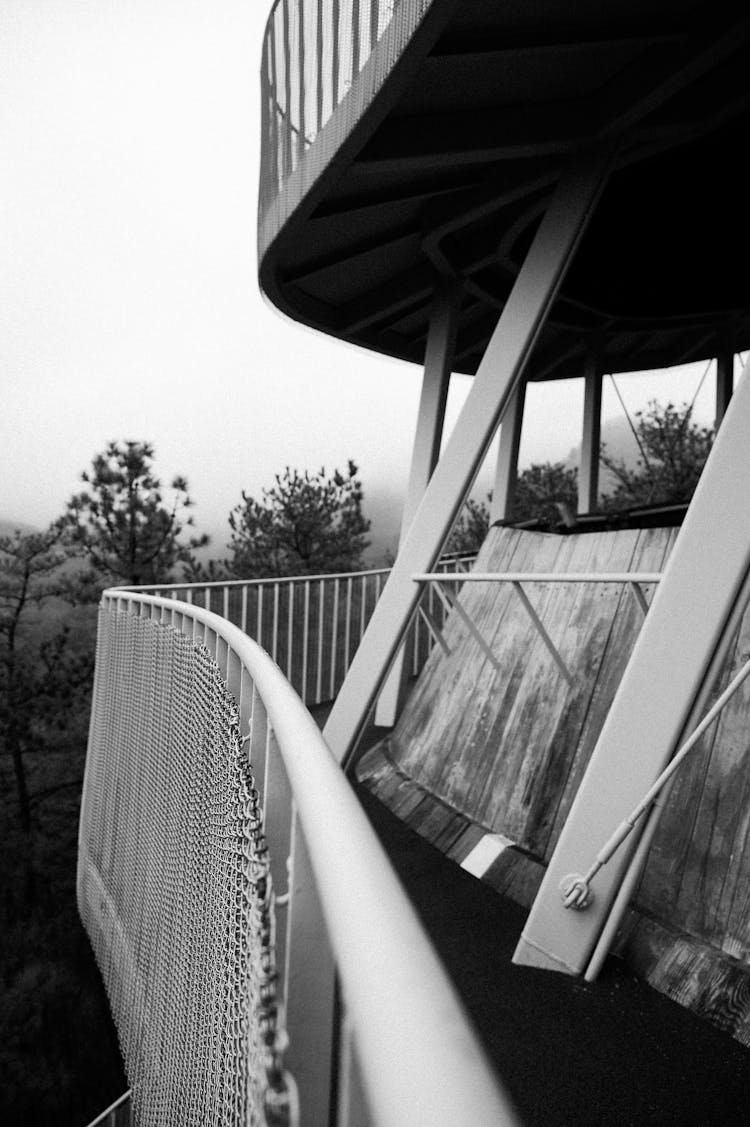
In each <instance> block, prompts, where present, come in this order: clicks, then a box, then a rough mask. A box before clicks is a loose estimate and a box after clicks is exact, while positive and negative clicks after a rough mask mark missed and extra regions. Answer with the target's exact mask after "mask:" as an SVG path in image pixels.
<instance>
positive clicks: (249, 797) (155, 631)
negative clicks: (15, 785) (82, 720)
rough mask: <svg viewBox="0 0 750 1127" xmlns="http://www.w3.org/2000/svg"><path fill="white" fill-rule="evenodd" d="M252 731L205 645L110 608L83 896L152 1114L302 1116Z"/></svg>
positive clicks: (140, 1117) (183, 1119)
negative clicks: (290, 1061) (289, 1070)
mask: <svg viewBox="0 0 750 1127" xmlns="http://www.w3.org/2000/svg"><path fill="white" fill-rule="evenodd" d="M246 746H247V745H246V744H243V741H242V740H241V739H240V732H239V724H238V714H237V706H236V703H235V701H234V699H233V697H232V696H231V695H230V693H229V692H228V690H227V688H226V686H225V684H224V682H223V680H222V677H221V674H220V672H219V669H218V667H217V665H216V663H215V661H214V660H213V659H212V657H211V656H210V654H209V653H208V651H207V650H206V649H205V648H204V647H203V646H202V645H200V644H197V643H194V642H193V641H192V640H191V639H189V638H187V637H186V636H185V635H184V634H181V633H180V632H178V631H177V630H175V629H173V628H172V627H171V626H167V625H162V624H160V623H158V622H156V621H153V620H151V619H149V618H145V617H138V616H137V615H133V614H129V613H123V612H120V611H115V610H106V609H102V611H101V612H100V624H99V641H98V649H97V676H96V684H95V690H94V701H93V708H92V722H91V734H90V744H89V756H88V761H87V768H86V780H85V784H84V797H83V805H82V812H81V830H80V848H79V870H78V901H79V910H80V913H81V917H82V919H83V921H84V925H85V927H86V929H87V931H88V934H89V937H90V940H91V942H92V945H93V948H94V952H95V955H96V958H97V961H98V964H99V967H100V970H101V972H102V976H103V978H104V981H105V986H106V989H107V993H108V997H109V1001H110V1006H111V1009H112V1013H113V1017H114V1020H115V1024H116V1026H117V1029H118V1034H119V1038H120V1044H121V1050H122V1054H123V1060H124V1064H125V1069H126V1072H127V1075H128V1080H129V1083H130V1084H131V1086H132V1089H133V1096H132V1110H133V1122H134V1124H136V1125H137V1127H172V1125H174V1127H178V1125H179V1127H190V1125H195V1127H198V1125H199V1124H200V1125H201V1127H214V1125H215V1127H219V1125H221V1127H225V1125H226V1127H235V1125H236V1127H240V1125H243V1127H245V1125H253V1124H261V1125H262V1124H266V1123H277V1122H284V1119H285V1109H286V1107H287V1100H288V1085H290V1084H291V1082H290V1081H289V1078H288V1077H287V1076H286V1075H285V1073H284V1072H283V1067H282V1060H281V1053H280V1046H281V1045H282V1043H283V1040H284V1033H283V1031H282V1030H281V1029H280V1027H279V1022H278V1003H277V993H276V967H275V955H274V942H273V940H274V936H273V914H272V895H273V894H272V889H271V881H270V871H269V862H268V854H267V851H266V844H265V839H264V834H263V829H262V825H261V815H260V808H259V801H258V794H257V791H256V790H255V787H254V782H253V776H252V770H251V766H250V763H249V760H248V755H247V753H246V750H245V747H246Z"/></svg>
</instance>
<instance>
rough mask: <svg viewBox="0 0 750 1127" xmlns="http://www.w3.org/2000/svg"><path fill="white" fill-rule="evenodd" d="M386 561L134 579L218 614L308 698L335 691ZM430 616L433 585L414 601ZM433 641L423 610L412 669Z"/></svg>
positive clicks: (466, 561) (452, 566)
mask: <svg viewBox="0 0 750 1127" xmlns="http://www.w3.org/2000/svg"><path fill="white" fill-rule="evenodd" d="M475 558H476V557H475V556H474V555H457V556H448V557H445V558H444V559H443V560H441V562H440V564H439V565H438V571H439V572H442V571H443V570H446V571H447V570H452V571H460V572H461V573H462V574H463V572H464V571H468V569H469V568H470V567H471V566H472V564H473V562H474V560H475ZM389 574H390V570H389V569H388V568H374V569H370V570H368V571H357V572H340V573H338V574H330V575H301V576H288V577H285V578H283V579H251V580H244V579H239V580H231V581H227V582H214V583H202V584H201V583H175V584H169V585H161V586H149V587H133V588H128V590H134V591H142V592H143V593H144V594H152V595H157V596H164V597H165V598H172V599H184V600H185V602H187V603H189V604H190V605H192V606H201V607H203V608H204V609H205V610H210V611H214V612H215V613H217V614H220V615H221V616H222V618H225V619H226V620H227V621H228V622H232V623H234V625H235V626H239V628H240V629H241V630H242V631H243V632H244V633H246V634H248V635H249V636H250V637H251V638H253V639H254V640H255V641H256V642H257V643H258V645H260V646H262V647H263V649H264V650H266V652H267V653H268V654H270V656H271V658H272V659H273V660H274V661H275V662H276V664H277V665H279V666H280V668H281V669H283V671H284V673H285V675H286V678H287V680H288V681H289V682H290V683H291V685H292V686H293V688H294V690H295V692H297V693H298V694H299V696H300V697H301V698H302V700H303V701H304V702H305V704H307V705H311V706H312V705H318V704H325V703H328V702H330V701H332V700H334V699H335V697H336V694H337V693H338V691H339V689H340V688H341V685H342V683H343V681H344V678H345V677H346V674H347V672H348V670H349V666H350V665H351V661H352V658H353V656H354V654H355V652H356V650H357V647H358V646H359V643H360V642H361V640H362V636H363V635H364V632H365V630H366V628H367V624H368V622H369V621H370V618H371V617H372V612H373V611H374V609H375V604H376V603H377V601H378V599H379V598H380V594H381V592H382V590H383V587H384V585H385V581H386V579H387V578H388V576H389ZM420 605H421V606H422V607H423V609H424V611H425V612H426V614H427V616H428V617H429V619H430V621H431V622H438V623H441V624H442V621H443V617H444V609H443V605H442V603H441V600H440V599H439V597H437V596H436V594H435V592H434V591H433V590H432V589H429V590H427V591H426V592H425V595H424V598H423V599H422V602H421V604H420ZM434 644H435V642H434V638H433V635H432V633H431V629H430V628H429V627H428V625H427V623H426V621H425V619H424V618H420V619H419V620H415V622H414V623H413V625H412V628H411V630H410V632H409V635H408V639H407V650H406V652H407V654H408V661H409V669H410V672H411V674H412V676H416V675H417V674H418V673H419V671H420V669H421V668H422V666H423V665H424V663H425V661H426V660H427V656H428V654H429V652H430V650H431V649H432V647H433V645H434Z"/></svg>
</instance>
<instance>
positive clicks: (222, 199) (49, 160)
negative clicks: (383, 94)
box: [0, 0, 712, 544]
mask: <svg viewBox="0 0 750 1127" xmlns="http://www.w3.org/2000/svg"><path fill="white" fill-rule="evenodd" d="M269 10H270V2H269V0H213V2H211V0H3V3H2V5H1V6H0V151H1V152H2V153H3V163H4V175H3V178H2V181H1V182H0V365H1V366H0V371H1V372H2V376H1V377H0V380H1V387H2V409H1V411H0V444H1V449H2V455H3V457H2V476H1V477H0V518H6V519H15V520H20V521H24V522H26V523H29V524H34V525H39V526H42V525H44V524H46V523H47V522H48V521H49V520H51V519H54V518H55V517H56V516H58V515H59V513H60V512H61V511H62V508H63V506H64V504H65V501H66V499H67V498H68V497H69V496H70V494H71V493H72V492H73V491H74V490H75V489H76V488H77V479H78V476H79V474H80V472H81V470H83V469H84V468H85V467H86V466H87V465H88V464H89V463H90V461H91V458H92V456H93V455H94V454H95V453H96V452H97V451H100V450H102V449H103V447H104V446H105V444H106V442H107V441H109V440H110V439H137V440H148V441H150V442H152V443H153V444H154V445H155V447H156V467H157V471H158V472H159V474H160V475H161V477H162V478H163V479H164V480H168V479H169V478H171V477H172V476H173V475H174V474H176V473H182V474H185V475H186V476H187V477H188V479H189V483H190V488H191V493H192V495H193V497H194V499H195V501H196V523H197V525H198V527H199V528H200V530H201V531H207V532H209V533H210V534H211V535H212V537H213V538H214V539H215V540H216V541H217V543H219V544H220V543H221V542H222V541H223V540H224V539H225V537H226V533H227V528H226V516H227V513H228V511H229V509H230V508H231V507H232V506H233V505H235V504H236V503H237V502H238V501H239V500H240V493H241V491H242V489H243V488H244V489H246V490H247V491H249V492H250V493H256V495H257V493H258V492H259V491H260V489H261V487H262V486H264V485H269V484H270V483H271V481H272V478H273V475H274V473H276V472H277V471H280V470H282V469H283V467H284V466H285V465H287V464H289V465H292V466H296V467H298V468H300V469H304V468H308V469H311V470H314V469H317V468H318V467H320V466H321V465H325V466H326V468H328V469H333V467H334V466H343V465H344V464H345V463H346V461H347V459H349V458H353V459H354V460H355V461H356V462H357V463H358V465H359V466H360V471H361V476H362V478H363V481H364V486H365V498H366V501H367V499H370V500H371V501H372V502H373V510H374V515H375V516H376V517H377V518H378V522H377V523H376V527H375V529H374V532H375V535H376V538H381V537H382V535H383V533H384V532H385V533H386V534H387V535H388V536H389V535H392V534H393V533H394V532H395V529H396V528H397V525H398V512H397V509H398V498H399V495H400V492H401V490H402V488H403V485H404V483H405V480H406V476H407V471H408V456H409V449H410V445H411V439H412V434H413V429H414V424H415V419H416V408H417V401H418V396H419V385H420V378H421V373H420V372H419V370H418V369H417V368H415V367H413V366H411V365H407V364H402V363H397V362H391V361H388V360H386V359H384V358H383V357H380V356H375V355H369V354H367V353H365V352H363V351H361V350H358V349H354V348H351V347H348V346H345V345H342V344H341V343H340V342H338V341H334V340H331V339H328V338H325V337H322V336H320V335H318V334H314V333H312V332H310V331H307V330H304V329H302V328H300V327H299V326H295V325H293V324H291V323H289V322H287V321H285V320H283V319H282V318H281V317H280V316H279V315H278V314H276V313H275V312H274V311H273V310H272V309H271V308H270V307H269V306H268V305H267V304H266V303H264V301H263V299H262V298H261V296H260V294H259V292H258V288H257V282H256V262H255V223H256V193H257V173H258V148H259V140H258V139H259V128H258V118H259V109H258V106H259V99H258V82H257V72H258V59H259V53H260V45H261V39H262V33H263V27H264V24H265V19H266V16H267V14H268V11H269ZM701 371H702V366H701V365H698V366H695V365H694V366H692V368H691V369H690V370H689V372H688V374H687V376H686V377H685V378H684V379H683V380H682V381H679V380H675V379H674V378H672V379H671V380H669V381H668V382H666V383H665V382H662V383H661V384H660V385H659V394H660V396H661V397H662V398H669V397H671V398H673V399H677V400H682V399H690V398H691V397H692V394H693V392H694V390H695V387H696V385H697V382H698V379H699V377H700V373H701ZM470 382H471V381H470V380H469V379H467V378H465V377H454V379H453V381H452V389H451V397H450V407H449V422H451V421H453V420H454V419H455V417H456V414H457V411H458V409H459V407H460V403H461V402H462V401H463V398H464V396H465V394H466V392H467V390H468V388H469V386H470ZM619 382H620V386H621V388H622V390H623V393H624V394H625V396H626V399H627V401H628V405H629V407H630V408H631V409H635V408H636V407H637V406H639V405H642V404H643V403H645V401H646V399H647V398H649V396H651V395H653V394H654V393H655V391H656V389H657V385H656V384H655V383H654V381H653V380H652V381H650V382H649V381H646V380H644V379H642V378H634V377H623V378H622V379H621V380H620V381H619ZM711 395H712V388H711V381H710V380H709V381H706V385H705V387H704V389H703V392H702V395H701V399H700V402H699V408H700V410H701V412H702V415H703V416H704V418H705V419H706V421H708V420H709V419H710V417H711ZM581 409H582V388H581V386H580V381H567V382H566V383H564V384H558V385H554V386H547V387H546V388H539V387H532V388H531V389H530V392H529V397H528V408H527V411H528V416H527V417H528V425H527V426H526V428H525V432H524V437H523V442H522V452H521V461H522V464H524V463H528V462H529V461H540V460H555V459H559V458H563V457H565V456H566V454H567V453H568V452H569V450H570V449H571V447H573V446H574V445H575V444H576V443H577V442H578V441H579V434H578V432H579V428H580V415H581ZM619 412H620V408H619V406H618V404H617V402H616V399H615V397H614V393H613V392H612V389H611V388H609V387H605V395H604V411H603V414H604V415H605V417H606V416H607V415H614V414H617V413H619ZM491 456H492V455H491ZM490 480H491V478H490V476H489V475H488V474H485V475H484V476H483V477H482V478H481V479H480V481H479V482H478V487H477V488H478V490H479V492H480V493H481V492H486V489H487V488H488V487H489V483H490ZM375 502H377V504H375ZM383 512H385V513H390V517H391V519H390V520H389V521H388V522H387V524H388V528H387V529H385V528H384V527H381V524H382V522H381V521H380V514H381V513H383Z"/></svg>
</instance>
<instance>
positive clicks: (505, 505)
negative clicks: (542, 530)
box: [490, 380, 526, 521]
mask: <svg viewBox="0 0 750 1127" xmlns="http://www.w3.org/2000/svg"><path fill="white" fill-rule="evenodd" d="M525 402H526V384H525V382H524V381H523V380H519V381H518V383H517V384H516V387H515V390H514V391H513V394H512V395H511V397H510V399H509V400H508V405H507V407H506V408H505V411H504V412H503V421H502V423H501V424H500V444H499V446H498V450H497V467H496V469H495V484H494V485H493V487H492V504H491V506H490V520H491V521H496V520H510V519H511V516H512V513H513V503H514V501H515V499H516V482H517V481H518V450H519V447H520V445H521V426H522V424H523V408H524V403H525Z"/></svg>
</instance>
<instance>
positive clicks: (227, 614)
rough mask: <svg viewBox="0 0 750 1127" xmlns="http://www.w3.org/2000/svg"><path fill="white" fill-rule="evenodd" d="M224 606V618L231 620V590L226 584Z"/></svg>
mask: <svg viewBox="0 0 750 1127" xmlns="http://www.w3.org/2000/svg"><path fill="white" fill-rule="evenodd" d="M223 606H224V618H226V619H229V588H228V587H227V586H226V584H225V585H224V598H223Z"/></svg>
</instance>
